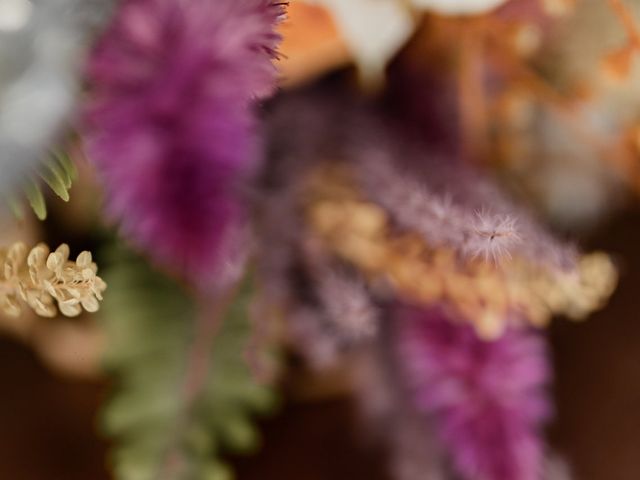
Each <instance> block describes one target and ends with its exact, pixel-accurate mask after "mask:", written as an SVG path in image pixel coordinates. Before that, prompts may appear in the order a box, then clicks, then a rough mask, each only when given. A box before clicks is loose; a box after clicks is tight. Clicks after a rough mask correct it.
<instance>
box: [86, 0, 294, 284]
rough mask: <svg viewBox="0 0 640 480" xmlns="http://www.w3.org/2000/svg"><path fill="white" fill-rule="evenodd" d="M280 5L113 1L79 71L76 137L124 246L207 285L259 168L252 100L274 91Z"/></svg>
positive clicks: (255, 0)
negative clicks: (83, 108)
mask: <svg viewBox="0 0 640 480" xmlns="http://www.w3.org/2000/svg"><path fill="white" fill-rule="evenodd" d="M283 5H284V4H283V3H276V2H275V1H272V0H247V1H242V2H239V1H237V0H216V1H212V0H190V1H182V2H176V1H174V0H133V1H128V2H124V3H123V4H122V5H121V7H120V10H119V12H118V13H117V15H116V18H115V21H114V22H113V24H112V25H111V27H110V28H109V29H108V30H107V32H106V33H105V34H104V36H103V38H102V40H101V41H100V42H99V44H98V46H97V48H96V49H95V51H94V53H93V56H92V58H91V61H90V64H89V77H90V81H91V84H92V87H93V92H92V100H91V103H90V105H89V109H88V123H89V124H90V128H89V130H88V132H87V134H86V139H87V144H88V148H89V153H90V157H91V158H92V160H93V161H95V163H96V165H97V166H98V168H99V170H100V173H101V174H102V178H103V181H104V183H105V187H106V190H107V201H108V206H107V207H108V212H109V213H110V215H111V216H112V217H114V218H116V219H118V220H120V222H121V226H122V230H123V232H124V234H125V235H127V236H128V237H129V238H130V239H131V241H132V242H134V243H135V244H136V245H137V246H139V247H140V248H143V249H146V250H148V251H149V253H150V254H151V256H152V257H153V258H154V259H156V260H157V261H159V262H160V263H162V264H164V265H166V266H168V267H170V268H172V269H174V270H177V271H178V272H179V273H181V274H183V275H184V276H186V277H187V278H189V279H190V280H194V281H200V280H202V281H204V282H208V281H210V280H211V279H212V278H213V277H215V275H216V273H217V272H216V267H217V266H218V265H219V263H220V261H221V257H224V255H225V253H224V246H225V245H226V244H228V243H229V242H228V241H226V237H227V235H228V234H229V232H230V230H233V228H232V227H234V226H237V224H238V223H242V221H243V216H244V207H243V201H242V195H241V193H240V189H241V188H242V184H243V182H245V181H246V180H247V179H248V177H250V176H251V175H253V173H254V171H255V168H256V167H257V166H258V165H259V155H258V149H257V147H256V136H255V131H254V130H255V121H254V117H253V113H252V111H251V107H252V102H253V101H254V100H255V99H258V98H263V97H265V96H267V95H268V94H270V93H271V92H272V91H273V90H274V88H275V80H276V70H275V67H274V65H273V64H272V59H273V58H274V57H275V56H276V53H275V48H276V45H277V43H278V41H279V36H278V35H277V34H276V33H275V31H274V28H275V25H276V23H277V22H278V21H279V19H280V18H281V16H282V15H283V8H284V7H283Z"/></svg>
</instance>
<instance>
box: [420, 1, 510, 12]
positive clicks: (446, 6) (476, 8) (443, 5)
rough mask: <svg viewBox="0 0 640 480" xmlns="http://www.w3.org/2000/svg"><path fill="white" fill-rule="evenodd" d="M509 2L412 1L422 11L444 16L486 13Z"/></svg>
mask: <svg viewBox="0 0 640 480" xmlns="http://www.w3.org/2000/svg"><path fill="white" fill-rule="evenodd" d="M506 1H507V0H412V3H413V4H414V5H415V6H416V7H418V8H421V9H425V10H432V11H434V12H437V13H441V14H444V15H475V14H479V13H485V12H488V11H490V10H493V9H494V8H496V7H498V6H500V5H502V4H503V3H506Z"/></svg>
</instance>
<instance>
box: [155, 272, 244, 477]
mask: <svg viewBox="0 0 640 480" xmlns="http://www.w3.org/2000/svg"><path fill="white" fill-rule="evenodd" d="M235 292H236V285H234V286H233V287H232V288H228V289H226V290H225V289H221V290H220V291H219V292H217V293H214V294H212V295H209V296H208V297H204V296H202V297H201V298H200V301H199V313H198V315H197V317H196V320H195V324H194V332H193V343H192V344H191V346H190V347H189V350H188V352H187V361H186V367H185V378H184V382H183V384H182V387H181V389H180V392H179V395H180V398H181V404H182V408H181V410H180V415H179V417H178V418H177V419H176V422H175V427H174V430H173V434H172V436H171V438H170V439H169V442H168V447H167V450H166V453H165V461H164V462H163V463H162V464H161V465H160V467H159V471H158V474H157V475H156V478H157V479H158V480H173V479H175V478H179V472H180V471H181V469H182V468H183V465H184V464H185V459H184V458H183V455H182V452H181V450H180V439H181V438H182V437H183V435H184V433H185V431H186V430H187V429H188V428H189V424H190V421H191V415H192V413H193V407H194V405H195V403H196V401H197V399H198V397H199V395H200V394H201V393H202V391H203V389H204V388H205V386H206V383H207V377H208V375H209V371H210V368H211V365H210V362H209V359H210V356H211V349H212V346H213V343H214V340H215V337H216V334H217V333H218V331H219V330H220V327H221V325H222V322H223V320H224V313H225V311H226V310H227V307H228V306H229V303H230V302H231V299H232V298H233V297H234V296H235V295H234V294H235Z"/></svg>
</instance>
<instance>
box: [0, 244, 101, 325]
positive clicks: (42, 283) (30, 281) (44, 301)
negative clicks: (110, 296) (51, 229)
mask: <svg viewBox="0 0 640 480" xmlns="http://www.w3.org/2000/svg"><path fill="white" fill-rule="evenodd" d="M0 265H1V266H2V269H3V270H2V277H0V308H1V309H2V311H3V312H4V313H5V314H7V315H11V316H18V315H20V313H21V312H22V305H21V304H22V303H26V304H27V305H28V306H29V307H30V308H32V309H33V310H34V311H35V312H36V313H37V314H38V315H40V316H43V317H53V316H55V315H56V312H57V309H56V303H57V307H58V309H59V310H60V312H61V313H62V314H63V315H66V316H68V317H74V316H76V315H78V314H80V312H82V309H83V308H84V310H86V311H87V312H96V311H97V310H98V308H99V307H100V305H99V301H100V300H102V292H104V290H105V289H106V288H107V286H106V284H105V283H104V282H103V281H102V279H101V278H100V277H98V276H97V275H96V273H97V271H98V267H97V266H96V264H95V263H94V262H93V261H92V259H91V253H90V252H82V253H80V255H78V258H77V259H76V261H75V262H72V261H70V260H69V247H68V246H67V245H65V244H63V245H60V246H59V247H58V248H57V249H56V251H55V252H51V253H50V252H49V248H48V247H47V246H46V245H45V244H39V245H37V246H36V247H34V248H33V249H31V251H28V249H27V247H26V245H24V244H23V243H20V242H18V243H15V244H13V245H11V247H9V248H8V249H1V250H0Z"/></svg>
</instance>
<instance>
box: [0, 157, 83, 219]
mask: <svg viewBox="0 0 640 480" xmlns="http://www.w3.org/2000/svg"><path fill="white" fill-rule="evenodd" d="M76 176H77V171H76V168H75V165H74V164H73V161H72V160H71V158H70V157H69V156H68V155H66V154H64V153H60V152H52V153H51V154H50V156H49V157H48V158H47V159H46V161H44V162H43V164H42V165H41V166H40V169H39V170H38V172H37V173H35V174H34V178H31V179H29V180H27V182H26V184H25V185H24V186H23V191H24V195H25V197H26V198H27V200H28V201H29V204H30V205H31V208H32V209H33V211H34V213H35V214H36V216H37V217H38V219H40V220H44V219H46V218H47V205H46V202H45V197H44V194H43V192H42V188H41V186H40V185H41V182H44V183H45V184H46V185H47V186H48V187H49V188H50V189H51V190H52V191H53V192H54V193H55V194H56V195H57V196H58V197H59V198H61V199H62V200H63V201H65V202H68V201H69V198H70V195H69V189H70V188H71V185H72V184H73V181H74V180H75V178H76ZM6 201H7V203H8V204H9V207H10V208H11V211H12V213H13V214H14V215H15V217H16V218H18V219H22V218H24V209H23V208H22V206H21V205H20V202H19V201H18V200H17V199H16V198H15V197H10V198H7V199H6Z"/></svg>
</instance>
